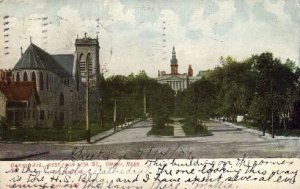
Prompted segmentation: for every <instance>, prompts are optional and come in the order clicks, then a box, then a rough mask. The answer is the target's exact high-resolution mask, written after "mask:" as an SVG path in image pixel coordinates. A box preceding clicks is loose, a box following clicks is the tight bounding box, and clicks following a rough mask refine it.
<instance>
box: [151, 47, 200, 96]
mask: <svg viewBox="0 0 300 189" xmlns="http://www.w3.org/2000/svg"><path fill="white" fill-rule="evenodd" d="M170 62H171V65H170V67H171V73H168V74H167V73H166V72H165V71H158V78H157V81H158V82H159V83H162V84H168V85H170V86H171V88H172V89H173V90H174V91H175V92H177V91H183V90H184V89H186V88H187V87H188V86H189V84H191V83H193V82H195V81H196V80H198V79H200V78H201V77H198V76H193V69H192V66H191V65H189V67H188V72H187V73H183V74H180V73H179V72H178V60H177V58H176V51H175V47H173V51H172V58H171V60H170Z"/></svg>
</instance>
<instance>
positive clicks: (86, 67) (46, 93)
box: [11, 34, 100, 127]
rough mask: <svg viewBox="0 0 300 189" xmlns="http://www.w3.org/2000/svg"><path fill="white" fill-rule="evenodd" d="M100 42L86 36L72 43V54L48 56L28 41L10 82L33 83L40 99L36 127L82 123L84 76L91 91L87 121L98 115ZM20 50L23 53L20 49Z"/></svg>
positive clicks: (32, 115) (83, 112) (94, 120)
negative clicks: (88, 118)
mask: <svg viewBox="0 0 300 189" xmlns="http://www.w3.org/2000/svg"><path fill="white" fill-rule="evenodd" d="M99 49H100V46H99V42H98V38H96V39H93V38H90V37H87V36H86V34H85V36H84V37H83V38H81V39H76V41H75V53H74V54H55V55H51V54H49V53H48V52H46V51H44V50H43V49H41V48H40V47H38V46H37V45H35V44H34V43H32V42H31V41H30V45H29V47H28V48H27V49H26V51H25V52H24V53H23V52H21V58H20V59H19V61H18V62H17V63H16V65H15V66H14V68H13V69H12V76H11V77H12V81H13V82H27V81H31V82H34V83H35V87H36V91H37V94H38V99H39V107H38V110H37V112H30V113H29V114H28V115H27V116H31V117H37V118H38V119H37V126H38V127H54V126H64V125H69V124H72V123H74V122H81V121H85V106H84V105H85V91H86V83H87V75H88V76H89V77H88V78H89V86H90V87H89V91H90V93H89V94H90V95H89V98H90V100H89V101H90V110H91V111H90V112H91V113H90V121H92V122H96V121H97V119H98V114H99V104H98V101H99V93H100V89H99V88H100V87H99V78H100V70H99V67H100V64H99ZM21 51H22V50H21Z"/></svg>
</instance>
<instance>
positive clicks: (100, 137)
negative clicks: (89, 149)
mask: <svg viewBox="0 0 300 189" xmlns="http://www.w3.org/2000/svg"><path fill="white" fill-rule="evenodd" d="M139 121H141V119H136V120H133V121H129V122H126V123H123V124H121V125H118V126H117V127H116V128H117V129H116V131H115V130H114V128H112V129H110V130H107V131H104V132H102V133H99V134H97V135H95V136H92V137H91V144H94V143H96V142H98V141H100V140H103V139H105V138H107V137H109V136H111V135H113V134H115V133H117V132H119V131H122V130H123V129H126V128H128V127H130V126H132V125H134V124H136V123H138V122H139ZM70 143H72V144H78V143H79V144H82V143H87V142H86V140H81V141H75V142H70Z"/></svg>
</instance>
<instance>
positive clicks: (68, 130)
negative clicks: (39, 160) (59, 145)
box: [3, 123, 113, 141]
mask: <svg viewBox="0 0 300 189" xmlns="http://www.w3.org/2000/svg"><path fill="white" fill-rule="evenodd" d="M90 128H91V136H94V135H96V134H98V133H101V132H104V131H107V130H109V129H111V128H113V123H106V124H105V126H104V127H100V126H99V125H96V124H90ZM85 138H86V129H85V124H74V125H72V126H65V127H61V128H29V129H25V128H18V129H13V130H11V129H6V130H5V131H4V135H3V140H8V141H77V140H83V139H85Z"/></svg>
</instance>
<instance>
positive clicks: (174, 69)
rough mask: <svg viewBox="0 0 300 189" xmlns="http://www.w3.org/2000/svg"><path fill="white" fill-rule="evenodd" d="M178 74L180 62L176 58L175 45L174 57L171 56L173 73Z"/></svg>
mask: <svg viewBox="0 0 300 189" xmlns="http://www.w3.org/2000/svg"><path fill="white" fill-rule="evenodd" d="M176 74H178V64H177V58H176V52H175V47H173V51H172V58H171V75H176Z"/></svg>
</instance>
